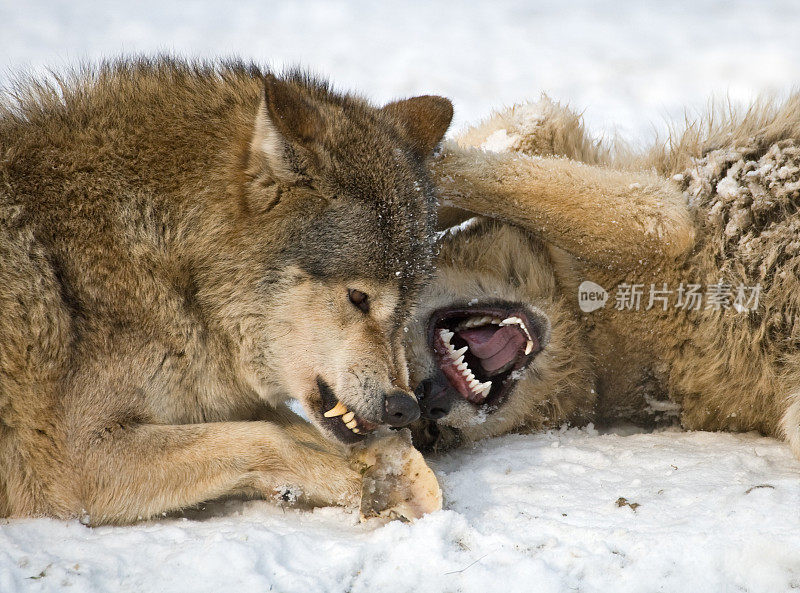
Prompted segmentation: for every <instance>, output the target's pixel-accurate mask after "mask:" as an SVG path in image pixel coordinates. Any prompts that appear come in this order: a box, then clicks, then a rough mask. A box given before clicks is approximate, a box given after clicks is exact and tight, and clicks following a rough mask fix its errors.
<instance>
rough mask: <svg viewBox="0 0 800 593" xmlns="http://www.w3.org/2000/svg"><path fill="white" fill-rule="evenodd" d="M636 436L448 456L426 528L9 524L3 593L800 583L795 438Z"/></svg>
mask: <svg viewBox="0 0 800 593" xmlns="http://www.w3.org/2000/svg"><path fill="white" fill-rule="evenodd" d="M629 432H631V431H622V432H621V433H620V434H614V433H612V434H599V433H598V432H597V431H595V430H592V429H591V428H588V429H580V430H579V429H570V430H561V431H553V432H548V433H544V434H536V435H525V436H521V435H511V436H506V437H501V438H497V439H493V440H490V441H485V442H482V443H479V444H477V445H475V446H473V447H470V448H467V449H464V450H461V451H457V452H454V453H451V454H448V455H446V456H440V457H437V458H435V459H434V460H433V462H432V463H433V467H434V469H435V470H436V471H437V474H438V475H439V476H440V479H441V484H442V488H443V490H444V496H445V500H446V503H445V506H446V510H443V511H439V512H436V513H434V514H431V515H428V516H426V517H424V518H423V519H421V520H419V521H418V522H416V523H414V524H404V523H400V522H396V521H395V522H392V523H389V524H387V525H385V526H380V525H379V524H369V523H368V524H358V523H357V518H356V516H355V515H354V514H351V513H349V512H346V511H344V510H341V509H331V508H328V509H318V510H316V511H314V512H307V511H306V512H301V511H296V510H290V509H280V508H278V507H276V506H274V505H272V504H270V503H267V502H263V501H248V502H242V501H228V502H224V503H211V504H209V505H208V506H207V508H206V509H204V510H202V511H197V512H193V513H191V514H187V516H186V517H181V518H170V519H164V520H160V521H152V522H148V523H145V524H143V525H140V526H138V527H100V528H94V529H92V528H88V527H84V526H83V525H81V524H80V523H78V522H77V521H71V522H62V521H53V520H47V519H37V520H15V521H10V522H8V523H7V524H6V525H4V526H2V528H0V591H3V592H4V593H11V592H16V591H61V590H69V591H81V592H84V591H85V592H95V591H96V592H98V593H99V592H106V591H178V592H182V591H186V592H187V593H188V592H192V593H202V592H205V591H208V592H209V593H210V592H215V593H216V592H221V591H237V592H239V591H268V590H273V591H282V592H287V593H290V592H295V591H296V592H298V593H313V592H317V591H326V592H327V591H341V592H345V591H351V592H353V593H357V592H366V591H381V592H384V593H400V592H411V591H415V592H417V593H426V592H431V593H439V592H442V591H461V592H464V593H469V592H472V591H474V592H479V593H485V592H486V591H496V590H503V591H508V592H515V591H520V592H523V591H525V592H529V591H534V590H535V591H537V592H541V593H547V592H558V591H583V592H586V593H590V592H595V591H596V592H598V593H606V592H609V591H614V592H615V593H625V592H635V591H666V592H672V591H674V592H681V593H682V592H686V591H733V590H736V591H748V592H751V593H756V592H764V593H779V592H782V591H790V590H794V589H797V588H800V513H799V512H798V509H800V479H799V477H800V463H798V462H797V461H796V460H795V459H793V458H792V456H791V454H790V453H789V450H788V448H787V447H786V446H785V445H784V444H782V443H779V442H777V441H775V440H772V439H767V438H763V437H758V436H755V435H749V434H748V435H730V434H721V433H720V434H712V433H700V432H687V433H681V432H673V431H665V432H658V433H654V434H637V433H634V434H628V433H629ZM623 499H624V500H623Z"/></svg>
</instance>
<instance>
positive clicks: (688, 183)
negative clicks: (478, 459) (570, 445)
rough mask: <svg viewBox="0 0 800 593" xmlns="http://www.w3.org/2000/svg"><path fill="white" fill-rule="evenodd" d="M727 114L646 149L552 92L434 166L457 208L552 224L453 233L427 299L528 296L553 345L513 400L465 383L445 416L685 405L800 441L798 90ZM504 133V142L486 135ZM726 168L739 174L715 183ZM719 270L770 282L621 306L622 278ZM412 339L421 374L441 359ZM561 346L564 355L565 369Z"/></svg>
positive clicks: (538, 421) (689, 423)
mask: <svg viewBox="0 0 800 593" xmlns="http://www.w3.org/2000/svg"><path fill="white" fill-rule="evenodd" d="M719 113H720V112H719V111H714V112H712V115H711V116H709V117H708V118H706V119H704V120H701V121H699V122H697V123H696V124H693V125H691V126H689V127H688V129H687V130H686V132H684V133H683V134H682V135H677V134H673V137H672V138H671V141H670V144H669V146H668V147H667V148H663V147H656V148H654V149H652V150H649V151H646V152H644V153H641V154H635V153H632V152H630V151H624V150H622V151H621V150H612V149H611V148H606V147H604V146H602V145H600V144H597V143H592V142H590V141H589V140H588V139H587V138H586V135H585V133H584V131H583V128H582V126H581V125H580V119H579V118H578V117H577V116H576V115H575V114H574V113H572V112H570V111H569V110H567V109H565V108H563V107H561V106H559V105H557V104H554V103H552V102H550V101H548V100H546V99H545V100H543V102H542V103H541V104H540V105H538V106H537V105H533V106H531V105H528V106H523V107H517V108H515V109H512V110H511V111H510V112H506V113H502V114H498V115H496V116H494V117H493V118H491V119H489V120H487V121H486V122H484V123H483V124H481V125H480V126H477V127H476V128H473V129H472V130H470V131H469V132H467V133H466V134H464V135H462V136H461V137H460V138H459V139H458V140H457V142H456V143H451V144H450V145H448V146H447V147H446V149H445V151H444V153H443V155H442V158H441V159H440V160H439V161H437V162H436V164H435V170H436V174H437V179H438V182H439V183H440V184H441V192H442V194H443V195H444V196H445V198H446V200H447V203H448V205H449V206H451V207H453V206H457V207H459V208H462V209H463V211H458V210H454V209H451V210H448V211H446V213H445V216H446V220H447V221H448V222H457V221H458V220H460V219H463V218H464V217H465V215H467V216H468V215H469V213H478V214H482V215H486V216H491V217H493V218H496V219H498V220H501V221H505V222H509V223H513V224H514V225H516V226H517V227H520V228H521V229H526V230H527V231H529V232H531V233H533V234H534V235H535V236H537V237H538V238H539V239H538V240H531V239H530V238H529V237H528V236H527V235H526V233H525V232H524V231H523V230H519V229H518V228H511V227H509V226H505V225H503V224H500V223H498V222H480V223H477V224H475V225H474V226H472V227H471V228H469V229H468V230H466V231H461V232H451V233H448V234H447V235H446V236H445V238H444V239H443V241H442V243H443V247H442V253H443V254H442V256H441V258H440V264H439V265H440V272H439V273H438V274H437V277H436V278H435V280H434V282H433V283H432V285H431V287H430V288H429V289H427V290H428V292H427V293H426V294H425V295H424V296H423V300H424V301H427V299H428V298H432V299H433V300H434V301H435V302H436V303H437V306H442V305H444V304H447V303H448V302H454V301H458V302H465V301H467V300H470V299H473V298H478V299H485V298H486V297H487V296H488V295H492V296H494V297H500V298H505V299H509V300H518V301H522V302H527V303H532V304H533V305H534V306H535V307H537V308H540V309H541V310H542V311H545V312H546V314H547V315H548V316H549V317H550V319H551V321H552V336H553V338H552V339H553V344H552V348H551V346H548V347H547V348H545V350H544V352H542V353H541V354H540V355H538V356H537V357H536V359H534V361H533V363H532V365H531V367H530V370H529V371H528V372H527V373H526V374H525V375H524V377H523V379H522V380H521V381H520V382H519V383H518V384H517V386H516V388H515V389H514V392H513V394H512V395H511V397H510V399H509V401H508V402H507V403H506V404H504V405H503V406H502V407H501V408H500V409H498V410H496V411H488V412H487V411H486V410H480V409H478V408H476V407H475V406H474V405H472V404H469V403H467V402H466V401H465V400H461V401H459V402H458V403H457V404H456V407H455V408H454V409H453V412H451V414H450V415H449V416H447V417H445V418H444V419H443V420H442V421H440V424H441V425H450V426H452V427H455V428H457V429H458V430H459V431H460V432H461V433H462V435H463V436H466V437H467V438H470V439H474V438H480V437H483V436H489V435H494V434H500V433H502V432H506V431H508V430H511V429H518V430H524V429H535V428H539V427H541V426H545V425H550V426H552V425H557V424H560V423H563V422H564V421H571V422H581V421H583V420H584V419H585V418H587V417H588V418H595V419H598V420H601V421H604V420H606V421H608V420H611V421H613V420H619V419H631V420H634V421H637V422H647V421H652V420H654V417H655V416H658V415H659V414H662V413H664V412H668V411H669V410H670V409H671V408H672V407H676V405H677V406H679V407H680V408H679V409H680V418H681V422H682V424H683V426H685V427H686V428H689V429H699V430H731V431H748V430H757V431H760V432H762V433H764V434H767V435H772V436H776V437H783V438H785V439H786V440H787V441H788V442H789V443H790V445H791V446H792V448H793V450H794V452H795V453H796V454H797V455H800V350H799V349H798V346H800V284H799V283H798V278H800V242H798V237H799V236H800V218H799V215H798V206H800V183H798V182H799V181H800V96H798V95H795V96H793V97H791V98H790V99H789V100H787V101H786V102H784V103H783V104H781V105H773V104H770V103H767V102H761V103H759V104H757V105H755V106H754V107H752V108H751V109H750V110H748V111H747V112H745V113H744V114H742V115H737V114H736V113H735V112H729V114H730V115H729V116H727V117H719V115H718V114H719ZM520 114H526V116H525V117H523V116H522V115H520ZM498 130H503V132H498ZM496 133H500V134H502V135H503V138H504V139H505V141H506V145H507V151H506V152H501V153H490V152H486V151H484V150H481V149H480V148H478V147H480V146H481V145H483V144H484V143H487V140H491V135H492V134H496ZM495 139H496V137H495ZM517 151H519V152H517ZM563 157H567V158H563ZM569 159H576V160H569ZM578 160H583V161H585V163H581V162H577V161H578ZM725 179H727V180H728V181H726V184H728V187H730V184H734V182H735V185H737V186H738V189H737V190H736V191H734V192H730V191H728V190H725V191H720V192H718V191H717V187H718V185H719V183H720V181H722V180H725ZM464 211H466V212H464ZM479 246H480V247H479ZM510 270H513V271H510ZM542 278H545V279H551V280H550V283H552V282H555V283H556V284H555V288H553V286H552V285H551V284H549V283H543V282H542V280H541V279H542ZM720 278H724V279H725V280H726V281H727V282H729V283H730V284H732V285H733V286H736V285H738V284H740V283H741V284H744V285H746V286H753V285H756V284H757V283H760V284H761V287H762V293H761V298H760V304H759V307H758V309H757V310H756V311H753V312H749V313H738V312H736V311H735V310H733V309H732V308H731V309H728V310H727V311H726V310H720V311H714V310H701V311H696V312H695V311H684V310H679V309H675V308H674V299H675V295H672V298H673V300H672V302H671V303H670V308H669V309H668V310H667V311H662V310H661V308H660V306H659V305H656V306H655V307H654V308H653V309H651V310H649V311H645V310H641V311H638V312H636V311H628V310H625V311H618V310H616V309H615V307H614V302H613V299H614V289H615V288H616V286H617V285H618V284H619V283H622V282H626V283H628V284H633V283H639V284H644V285H645V287H646V288H647V287H649V285H650V283H654V284H656V285H657V286H658V287H661V285H662V284H663V283H666V284H667V286H668V288H671V289H672V290H675V289H676V288H677V287H678V285H679V284H680V283H681V282H684V283H690V282H695V283H701V284H703V285H704V288H705V286H707V285H709V284H713V283H715V282H717V281H718V280H719V279H720ZM583 280H592V281H594V282H596V283H598V284H600V285H601V286H604V287H605V288H606V289H607V290H608V291H609V293H610V299H611V302H609V303H607V304H606V306H605V308H603V309H600V310H598V311H595V312H593V313H588V314H587V313H582V312H581V311H580V310H579V309H578V306H577V305H578V300H577V287H578V284H579V283H580V282H581V281H583ZM646 295H647V292H646V290H645V297H644V299H643V303H642V305H643V306H642V309H644V305H646V301H647V296H646ZM704 306H705V302H704ZM430 310H431V309H430V308H428V307H425V308H424V309H421V310H420V311H419V313H418V315H419V316H420V319H424V318H425V315H426V313H428V314H429V312H430ZM559 335H561V336H563V339H562V340H561V341H557V338H558V336H559ZM412 341H413V343H412V344H411V345H410V352H412V354H413V356H412V358H411V374H412V382H417V381H419V380H421V379H422V378H424V377H425V376H426V373H427V372H429V370H430V365H431V364H432V362H431V360H430V355H429V354H428V353H427V349H426V348H425V347H424V346H423V345H422V344H421V343H420V337H419V335H417V334H414V335H413V336H412ZM553 358H558V359H560V360H562V361H564V363H562V365H560V366H558V367H557V368H558V370H556V371H554V370H552V369H551V368H550V366H549V365H550V364H551V361H552V359H553ZM567 367H571V371H572V372H571V374H565V373H564V369H565V368H567ZM576 376H578V377H581V382H582V383H583V386H581V384H580V383H578V384H576V382H575V379H574V378H575V377H576ZM587 383H589V384H591V385H592V389H591V390H590V391H589V392H588V393H587V389H586V387H585V386H586V384H587ZM576 387H577V388H576ZM543 401H547V402H550V404H549V405H550V407H549V408H543V407H542V402H543ZM520 410H521V411H520ZM495 416H497V417H498V418H499V419H495V418H494V417H495ZM484 418H486V419H485V420H484ZM444 434H445V435H446V434H447V431H446V430H445V431H444ZM448 438H449V440H450V441H457V440H458V439H457V438H454V437H453V436H452V435H450V436H449V437H448Z"/></svg>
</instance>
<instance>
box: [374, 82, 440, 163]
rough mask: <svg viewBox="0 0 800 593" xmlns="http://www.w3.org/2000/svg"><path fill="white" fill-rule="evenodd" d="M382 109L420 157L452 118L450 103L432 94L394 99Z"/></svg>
mask: <svg viewBox="0 0 800 593" xmlns="http://www.w3.org/2000/svg"><path fill="white" fill-rule="evenodd" d="M382 111H383V112H384V113H386V114H388V115H389V116H390V117H392V119H394V120H395V122H397V123H398V124H399V125H400V127H401V128H402V129H403V130H404V135H405V138H406V140H407V141H408V143H409V144H410V145H411V147H412V148H413V150H414V151H415V152H416V153H417V155H419V157H420V158H423V159H424V158H427V157H428V156H430V154H431V153H432V152H433V149H434V148H436V145H437V144H438V143H439V141H440V140H441V139H442V138H443V137H444V133H445V132H446V131H447V128H448V126H449V125H450V121H451V120H452V119H453V104H452V103H451V102H450V100H449V99H445V98H444V97H437V96H435V95H423V96H421V97H412V98H411V99H404V100H402V101H395V102H394V103H389V104H388V105H386V106H385V107H383V109H382Z"/></svg>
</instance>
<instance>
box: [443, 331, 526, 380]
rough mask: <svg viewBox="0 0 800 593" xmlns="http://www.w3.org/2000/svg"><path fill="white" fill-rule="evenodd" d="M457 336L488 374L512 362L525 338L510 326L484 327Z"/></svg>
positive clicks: (522, 345) (460, 332)
mask: <svg viewBox="0 0 800 593" xmlns="http://www.w3.org/2000/svg"><path fill="white" fill-rule="evenodd" d="M458 335H459V336H460V337H461V338H463V339H464V341H466V342H467V345H468V346H469V350H470V352H472V353H473V354H474V355H475V356H477V357H478V358H480V359H481V366H483V368H484V369H485V370H486V371H487V372H489V373H491V372H494V371H496V370H497V369H499V368H502V367H504V366H505V365H507V364H508V363H509V362H511V361H512V360H514V359H515V358H516V357H517V353H518V352H519V351H520V349H521V348H523V347H524V346H525V336H524V335H523V334H522V332H521V331H520V330H518V329H517V328H515V327H513V326H510V325H507V326H505V327H498V326H496V325H485V326H483V327H476V328H473V329H465V330H462V331H459V332H458Z"/></svg>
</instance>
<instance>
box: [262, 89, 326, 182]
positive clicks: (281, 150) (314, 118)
mask: <svg viewBox="0 0 800 593" xmlns="http://www.w3.org/2000/svg"><path fill="white" fill-rule="evenodd" d="M322 130H323V122H322V116H321V115H320V114H319V112H318V111H317V110H316V109H315V108H314V107H313V106H312V105H311V103H310V102H309V101H308V100H307V99H306V98H305V97H304V96H303V95H302V93H301V92H300V91H299V90H298V89H297V88H295V87H294V86H292V85H291V84H290V83H287V82H285V81H283V80H280V79H278V78H277V77H275V76H274V75H272V74H267V75H266V76H265V77H264V92H263V95H262V96H261V104H260V105H259V107H258V113H257V114H256V120H255V124H254V126H253V137H252V139H251V141H250V149H251V151H252V152H253V153H254V154H256V155H263V156H264V157H266V158H267V160H268V162H269V164H270V168H271V169H272V170H273V172H275V173H278V174H280V173H281V172H283V173H286V174H289V163H288V162H287V161H286V144H287V143H290V144H295V145H299V146H302V147H304V148H307V149H311V148H312V147H313V145H314V143H315V142H316V140H317V139H318V138H319V137H320V135H321V134H322Z"/></svg>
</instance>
